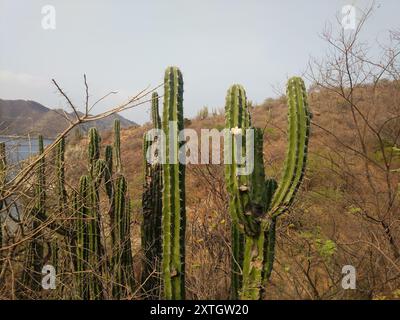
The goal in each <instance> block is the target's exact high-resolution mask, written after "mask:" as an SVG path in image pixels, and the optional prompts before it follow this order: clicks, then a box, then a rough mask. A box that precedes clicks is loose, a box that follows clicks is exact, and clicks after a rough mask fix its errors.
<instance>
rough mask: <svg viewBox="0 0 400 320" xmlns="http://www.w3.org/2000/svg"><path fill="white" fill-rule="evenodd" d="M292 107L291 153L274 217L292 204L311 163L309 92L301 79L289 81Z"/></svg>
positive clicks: (275, 197)
mask: <svg viewBox="0 0 400 320" xmlns="http://www.w3.org/2000/svg"><path fill="white" fill-rule="evenodd" d="M287 96H288V105H289V111H288V116H289V128H288V150H287V155H286V159H285V166H284V172H283V177H282V182H281V183H280V185H279V187H278V189H277V191H276V192H275V194H274V197H273V200H272V204H271V216H275V217H276V216H279V215H281V214H282V213H284V212H285V211H286V210H287V209H288V208H289V206H290V205H291V203H292V201H293V199H294V196H295V194H296V192H297V190H298V188H299V186H300V184H301V181H302V178H303V175H304V170H305V166H306V160H307V149H308V137H309V131H310V112H309V110H308V103H307V96H306V90H305V86H304V82H303V80H302V79H301V78H298V77H293V78H291V79H290V80H289V81H288V85H287Z"/></svg>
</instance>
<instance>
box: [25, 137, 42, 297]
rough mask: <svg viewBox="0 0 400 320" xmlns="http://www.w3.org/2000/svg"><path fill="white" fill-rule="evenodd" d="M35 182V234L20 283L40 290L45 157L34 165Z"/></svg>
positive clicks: (33, 223)
mask: <svg viewBox="0 0 400 320" xmlns="http://www.w3.org/2000/svg"><path fill="white" fill-rule="evenodd" d="M38 147H39V155H42V154H43V152H44V145H43V137H42V136H41V135H40V136H39V137H38ZM35 176H36V177H35V178H36V183H35V196H34V200H35V203H34V206H33V210H32V217H33V222H32V230H33V231H34V232H35V235H34V237H33V239H32V241H30V242H29V243H28V244H27V253H26V256H25V262H24V271H23V274H22V280H21V284H22V285H23V286H25V287H26V288H28V289H30V290H31V291H33V292H37V291H39V290H40V288H41V286H40V284H41V277H42V274H41V271H42V267H43V265H42V264H43V253H44V250H43V235H42V231H41V230H40V217H45V216H46V212H45V204H46V178H45V157H44V156H43V157H41V158H40V160H39V162H38V164H37V166H36V174H35Z"/></svg>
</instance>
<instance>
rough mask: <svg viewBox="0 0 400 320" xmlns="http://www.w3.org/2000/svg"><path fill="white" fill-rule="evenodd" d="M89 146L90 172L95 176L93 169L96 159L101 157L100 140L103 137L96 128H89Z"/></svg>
mask: <svg viewBox="0 0 400 320" xmlns="http://www.w3.org/2000/svg"><path fill="white" fill-rule="evenodd" d="M88 135H89V146H88V159H89V172H90V175H91V176H92V177H93V170H94V165H95V163H96V161H97V160H98V159H99V158H100V142H101V138H100V135H99V132H98V131H97V129H96V128H90V129H89V134H88Z"/></svg>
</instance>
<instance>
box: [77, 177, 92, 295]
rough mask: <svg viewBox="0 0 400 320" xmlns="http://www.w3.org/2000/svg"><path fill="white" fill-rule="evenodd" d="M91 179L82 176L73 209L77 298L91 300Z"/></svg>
mask: <svg viewBox="0 0 400 320" xmlns="http://www.w3.org/2000/svg"><path fill="white" fill-rule="evenodd" d="M90 206H91V203H90V178H89V177H88V176H82V177H81V179H80V181H79V195H76V194H74V197H73V207H74V209H75V210H76V211H75V212H76V228H75V230H76V247H75V248H76V253H75V254H76V260H75V261H76V265H75V273H74V276H75V283H76V289H77V297H78V298H80V299H83V300H88V299H90V289H89V282H88V279H89V274H88V271H89V267H90V265H89V252H90V249H89V234H88V217H89V211H90Z"/></svg>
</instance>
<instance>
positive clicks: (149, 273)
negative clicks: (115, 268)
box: [141, 92, 162, 299]
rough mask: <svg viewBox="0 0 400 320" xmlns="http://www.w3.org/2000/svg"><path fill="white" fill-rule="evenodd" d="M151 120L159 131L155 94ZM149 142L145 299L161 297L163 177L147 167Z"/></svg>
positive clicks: (144, 205)
mask: <svg viewBox="0 0 400 320" xmlns="http://www.w3.org/2000/svg"><path fill="white" fill-rule="evenodd" d="M152 97H153V100H152V112H151V114H152V120H153V126H154V128H155V129H160V127H161V120H160V116H159V113H158V94H157V93H156V92H154V93H153V96H152ZM150 146H151V144H150V141H148V140H147V139H146V134H144V137H143V160H144V161H143V167H144V181H143V195H142V208H143V221H142V230H141V231H142V249H143V252H144V261H143V273H142V283H143V284H142V286H143V292H144V296H145V298H146V299H156V298H158V297H159V296H160V290H159V289H160V284H159V277H158V276H157V273H158V271H159V269H160V261H161V256H162V246H161V220H162V199H161V198H162V193H161V189H162V181H161V179H162V176H161V172H162V171H161V164H159V163H156V162H154V163H149V162H148V161H147V158H146V155H147V152H148V149H149V147H150Z"/></svg>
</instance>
